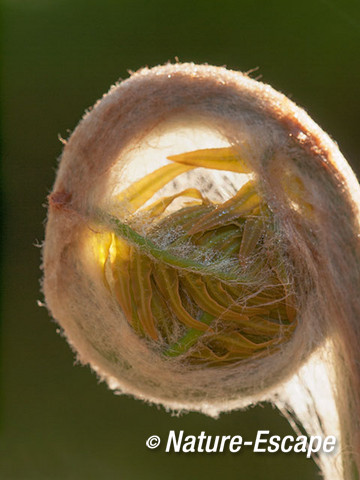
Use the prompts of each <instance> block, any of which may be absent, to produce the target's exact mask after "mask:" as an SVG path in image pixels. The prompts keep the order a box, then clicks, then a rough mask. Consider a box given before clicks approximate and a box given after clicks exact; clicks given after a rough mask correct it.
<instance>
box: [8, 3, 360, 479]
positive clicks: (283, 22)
mask: <svg viewBox="0 0 360 480" xmlns="http://www.w3.org/2000/svg"><path fill="white" fill-rule="evenodd" d="M359 25H360V2H359V0H302V1H301V2H289V1H288V0H286V1H282V0H279V1H269V0H260V1H255V0H234V1H231V0H221V1H216V0H191V1H185V0H174V1H172V2H171V1H169V0H167V1H165V0H102V1H101V2H100V1H98V0H72V1H70V0H3V2H2V34H3V41H2V44H3V54H2V60H3V62H2V93H3V95H2V127H3V128H2V140H3V142H2V188H3V215H2V218H3V235H2V240H3V260H2V270H3V277H2V284H1V286H2V334H1V342H2V367H1V370H2V380H1V381H2V389H1V392H2V393H1V430H0V478H1V479H4V480H15V479H16V480H30V479H31V480H32V479H36V480H48V479H56V480H57V479H59V480H68V479H69V480H82V479H86V480H88V479H89V480H92V479H94V480H98V479H105V480H113V479H114V480H115V479H121V480H134V479H160V480H162V479H168V478H171V479H174V480H177V479H184V478H189V479H207V480H213V479H218V478H219V477H221V478H229V479H230V478H231V479H233V478H236V479H246V480H253V479H256V480H257V479H276V480H283V479H284V480H285V479H286V480H288V479H289V478H292V479H293V480H296V479H299V480H300V479H301V480H302V479H316V478H318V471H317V469H316V466H315V464H314V463H313V461H312V460H308V459H306V458H304V456H302V455H299V454H297V455H296V454H281V453H280V454H272V455H269V454H267V455H266V454H254V453H251V452H250V451H247V450H244V451H241V453H239V454H230V453H226V454H212V455H206V454H187V455H185V454H165V453H163V452H164V446H162V448H161V447H160V449H158V450H153V451H151V450H147V448H146V446H145V441H146V439H147V438H148V436H150V435H151V434H158V435H160V437H162V438H163V442H165V438H167V434H168V432H169V430H170V429H175V430H177V431H178V430H180V429H183V430H185V432H186V433H187V434H194V435H197V434H199V433H200V432H201V431H202V430H204V431H206V433H207V434H209V435H210V434H213V435H215V434H219V435H235V434H240V435H243V437H244V438H248V439H252V438H254V437H255V434H256V431H257V430H259V429H263V430H266V429H268V430H270V431H271V433H272V434H279V435H285V434H289V433H292V431H291V429H290V427H289V426H288V424H287V422H286V421H285V420H284V419H283V418H281V417H280V415H279V414H278V413H277V412H276V411H275V410H273V409H272V408H271V407H270V406H266V405H265V406H262V407H256V408H252V409H249V410H247V411H246V412H234V413H231V414H227V415H223V416H221V418H220V419H218V420H213V419H209V418H207V417H205V416H202V415H200V414H193V413H192V414H187V415H183V416H180V417H174V416H171V415H170V414H169V413H167V412H165V411H164V410H163V409H161V408H156V407H154V406H149V405H147V404H144V403H142V402H140V401H136V400H134V399H132V398H128V397H118V396H115V395H114V394H113V393H112V392H111V391H109V390H108V389H107V387H106V386H105V385H104V384H99V383H98V381H97V379H96V376H95V375H94V374H93V373H91V372H90V369H89V368H87V367H81V366H78V365H75V366H74V357H73V354H72V352H71V351H70V348H69V347H68V345H67V344H66V342H65V341H64V339H62V338H61V337H60V336H59V335H58V334H57V332H56V330H57V327H56V324H55V323H54V322H52V321H51V319H50V318H49V316H48V313H47V312H46V310H45V309H44V308H39V306H38V305H37V300H38V299H40V300H41V293H40V291H39V290H40V288H39V280H40V277H41V272H40V270H39V265H40V249H39V248H37V246H38V245H39V244H41V242H42V239H43V236H44V218H45V215H46V211H45V208H44V203H45V198H46V195H47V194H48V193H49V190H50V189H51V186H52V183H53V181H54V178H55V170H56V165H57V158H58V157H59V155H60V153H61V143H60V141H59V139H58V137H59V136H61V137H65V138H66V137H67V136H68V135H69V133H70V131H71V130H73V129H74V127H75V126H76V124H77V122H78V120H79V119H80V117H81V116H82V114H83V112H84V110H85V109H86V108H87V107H89V106H90V105H91V104H93V103H94V102H95V101H96V100H97V99H98V98H99V97H100V96H101V95H102V94H103V93H104V92H105V91H107V90H108V88H109V86H110V85H111V84H112V83H114V82H116V81H117V80H118V79H119V78H126V77H127V76H128V73H127V70H128V69H130V70H136V69H138V68H140V67H142V66H145V65H148V66H154V65H156V64H159V63H164V62H166V61H168V60H170V61H174V59H175V57H178V58H179V60H180V61H194V62H197V63H203V62H207V63H210V64H215V65H226V66H227V67H229V68H232V69H238V70H242V71H248V70H251V69H253V68H255V67H258V70H257V71H256V72H254V73H253V74H252V76H253V77H258V76H261V79H262V80H263V81H264V82H266V83H270V84H271V85H273V86H274V87H275V88H276V89H278V90H280V91H282V92H283V93H285V94H287V95H288V96H290V98H292V99H293V100H294V101H296V102H297V103H298V104H300V105H301V106H304V107H305V108H306V110H307V111H308V112H309V113H310V115H311V116H312V117H313V118H314V120H315V121H317V122H318V123H319V124H320V125H321V126H322V127H323V128H324V129H325V130H326V131H327V132H328V133H329V134H330V135H331V136H332V137H333V138H335V139H336V141H337V142H338V144H339V146H340V149H341V150H342V152H343V153H344V154H345V156H346V157H347V159H348V161H349V163H350V164H351V165H352V166H353V168H354V169H355V171H357V172H359V171H360V162H359V160H360V156H359V153H360V152H359V149H360V142H359V137H358V131H359V120H360V118H359V117H360V115H359V111H360V95H359V93H360V87H359V83H360V63H359V59H360V56H359V43H360V27H359Z"/></svg>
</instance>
